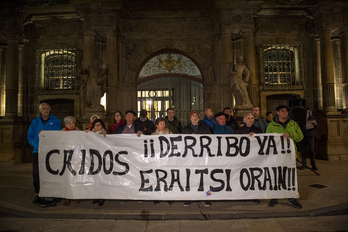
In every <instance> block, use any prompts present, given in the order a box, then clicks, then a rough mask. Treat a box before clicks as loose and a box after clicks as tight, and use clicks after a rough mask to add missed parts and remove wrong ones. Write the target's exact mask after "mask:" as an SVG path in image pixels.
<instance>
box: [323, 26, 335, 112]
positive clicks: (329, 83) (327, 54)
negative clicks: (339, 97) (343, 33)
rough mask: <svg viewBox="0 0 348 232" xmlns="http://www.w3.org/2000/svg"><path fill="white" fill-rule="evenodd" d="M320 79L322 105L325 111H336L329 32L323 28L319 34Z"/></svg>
mask: <svg viewBox="0 0 348 232" xmlns="http://www.w3.org/2000/svg"><path fill="white" fill-rule="evenodd" d="M320 59H321V79H322V85H323V107H324V111H326V112H333V111H336V105H335V77H334V64H333V62H334V59H333V49H332V44H331V33H330V30H328V29H323V30H322V32H321V34H320Z"/></svg>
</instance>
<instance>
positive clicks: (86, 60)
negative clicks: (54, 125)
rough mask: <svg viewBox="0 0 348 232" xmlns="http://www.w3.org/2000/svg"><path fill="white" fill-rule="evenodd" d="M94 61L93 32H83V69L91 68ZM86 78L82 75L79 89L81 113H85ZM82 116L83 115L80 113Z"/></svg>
mask: <svg viewBox="0 0 348 232" xmlns="http://www.w3.org/2000/svg"><path fill="white" fill-rule="evenodd" d="M94 61H95V32H94V31H92V30H87V31H85V41H84V47H83V69H89V67H93V65H94ZM86 78H87V76H86V75H82V77H81V80H82V85H81V87H80V103H81V104H80V105H81V108H80V110H81V112H85V107H86V84H87V79H86ZM82 114H83V113H82Z"/></svg>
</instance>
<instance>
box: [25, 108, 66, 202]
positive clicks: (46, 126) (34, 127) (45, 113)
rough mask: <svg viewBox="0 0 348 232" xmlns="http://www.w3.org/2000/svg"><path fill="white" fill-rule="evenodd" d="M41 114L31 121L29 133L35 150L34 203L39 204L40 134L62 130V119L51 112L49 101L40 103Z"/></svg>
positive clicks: (28, 135)
mask: <svg viewBox="0 0 348 232" xmlns="http://www.w3.org/2000/svg"><path fill="white" fill-rule="evenodd" d="M39 111H40V115H39V116H38V117H37V118H35V119H34V120H33V121H31V123H30V127H29V130H28V133H27V139H28V142H29V143H30V145H31V146H32V147H33V148H34V150H33V157H32V162H33V184H34V188H35V194H36V196H35V199H34V200H33V204H37V203H38V202H39V200H40V198H39V196H38V194H39V192H40V177H39V157H38V152H39V134H40V132H41V131H45V130H57V131H60V130H61V129H62V128H61V127H60V120H59V119H58V118H56V117H55V116H53V115H52V114H50V111H51V107H50V105H49V104H48V103H41V104H40V105H39Z"/></svg>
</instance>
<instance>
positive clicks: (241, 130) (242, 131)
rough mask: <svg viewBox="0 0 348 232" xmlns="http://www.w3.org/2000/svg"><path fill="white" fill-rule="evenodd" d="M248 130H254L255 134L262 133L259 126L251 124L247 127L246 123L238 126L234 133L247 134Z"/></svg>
mask: <svg viewBox="0 0 348 232" xmlns="http://www.w3.org/2000/svg"><path fill="white" fill-rule="evenodd" d="M250 132H254V133H256V134H259V133H263V131H262V130H261V128H259V127H256V126H254V125H252V126H251V127H247V126H246V125H244V126H242V127H239V128H238V129H237V131H236V134H249V133H250Z"/></svg>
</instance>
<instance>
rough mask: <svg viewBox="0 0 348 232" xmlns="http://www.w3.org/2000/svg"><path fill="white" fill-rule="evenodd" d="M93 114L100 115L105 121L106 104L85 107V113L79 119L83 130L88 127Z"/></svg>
mask: <svg viewBox="0 0 348 232" xmlns="http://www.w3.org/2000/svg"><path fill="white" fill-rule="evenodd" d="M93 115H98V116H99V117H100V118H101V119H103V121H104V123H105V118H104V117H105V109H104V106H97V107H94V108H87V107H86V108H85V114H84V115H83V116H82V118H81V119H80V120H79V121H80V122H81V125H82V130H84V129H86V128H87V127H88V124H89V122H90V119H91V117H92V116H93Z"/></svg>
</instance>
